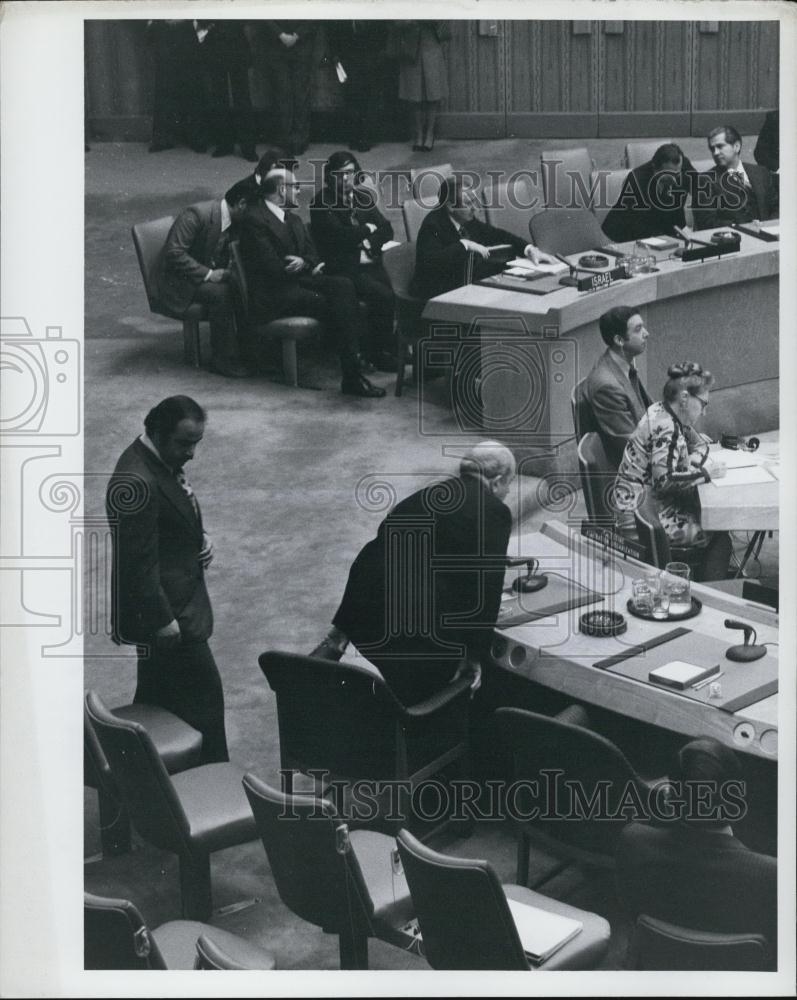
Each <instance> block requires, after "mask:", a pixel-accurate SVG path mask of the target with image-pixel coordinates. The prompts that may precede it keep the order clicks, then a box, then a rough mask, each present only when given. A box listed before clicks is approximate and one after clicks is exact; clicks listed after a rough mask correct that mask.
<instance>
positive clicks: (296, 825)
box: [243, 774, 417, 969]
mask: <svg viewBox="0 0 797 1000" xmlns="http://www.w3.org/2000/svg"><path fill="white" fill-rule="evenodd" d="M243 785H244V790H245V791H246V794H247V796H248V798H249V802H250V805H251V807H252V812H253V813H254V816H255V820H256V821H257V828H258V832H259V834H260V837H261V839H262V841H263V847H264V848H265V850H266V854H267V856H268V861H269V866H270V867H271V874H272V876H273V878H274V882H275V884H276V886H277V892H278V893H279V897H280V899H281V900H282V902H283V903H285V905H286V906H287V907H288V908H289V909H290V910H291V911H292V912H293V913H295V914H296V915H297V916H298V917H300V918H301V919H302V920H306V921H307V922H308V923H311V924H315V926H317V927H320V928H321V929H322V930H324V931H325V932H326V933H327V934H337V935H338V937H339V947H340V967H341V969H367V968H368V938H369V937H377V938H380V939H381V940H383V941H387V942H389V943H390V944H396V945H398V946H399V947H400V948H404V949H411V948H414V947H416V946H417V942H416V939H415V937H414V935H412V933H411V931H407V930H402V928H404V927H405V926H406V924H407V923H408V921H410V920H411V919H412V916H413V907H412V900H411V899H410V893H409V889H408V887H407V883H406V880H405V879H404V877H403V875H402V874H401V872H400V870H399V868H398V866H397V865H396V864H395V860H394V857H393V855H394V852H395V848H396V843H395V841H394V840H393V838H392V837H389V836H387V835H386V834H383V833H375V832H374V831H371V830H352V831H351V832H350V831H349V829H348V826H347V825H346V823H345V822H344V821H343V820H342V819H340V818H339V817H338V815H337V813H336V810H335V807H334V805H333V804H332V803H331V802H329V801H328V800H326V799H317V798H315V797H313V796H311V795H285V794H283V793H282V792H278V791H277V790H276V789H275V788H271V787H270V786H269V785H267V784H266V783H265V782H263V781H261V780H260V779H259V778H257V777H255V775H253V774H247V775H246V777H245V778H244V779H243Z"/></svg>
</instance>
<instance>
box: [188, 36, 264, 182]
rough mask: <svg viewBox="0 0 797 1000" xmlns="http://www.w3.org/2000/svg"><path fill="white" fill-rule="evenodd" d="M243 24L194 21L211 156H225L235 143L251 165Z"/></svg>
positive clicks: (253, 157)
mask: <svg viewBox="0 0 797 1000" xmlns="http://www.w3.org/2000/svg"><path fill="white" fill-rule="evenodd" d="M244 25H245V22H244V21H197V37H198V38H199V43H200V46H199V47H200V53H201V56H202V63H203V65H204V68H205V73H206V76H207V85H208V103H209V116H208V117H209V132H210V139H211V142H213V143H214V145H215V149H214V150H213V156H215V157H219V156H229V155H230V153H232V152H233V149H234V146H235V143H236V142H238V144H239V146H240V148H241V156H242V157H243V158H244V159H245V160H248V161H249V162H250V163H255V162H256V161H257V153H256V152H255V143H254V138H255V136H254V123H253V121H252V98H251V95H250V93H249V67H250V65H251V63H252V57H251V53H250V51H249V41H248V40H247V37H246V31H245V29H244ZM228 88H229V90H228ZM230 96H231V97H232V107H230Z"/></svg>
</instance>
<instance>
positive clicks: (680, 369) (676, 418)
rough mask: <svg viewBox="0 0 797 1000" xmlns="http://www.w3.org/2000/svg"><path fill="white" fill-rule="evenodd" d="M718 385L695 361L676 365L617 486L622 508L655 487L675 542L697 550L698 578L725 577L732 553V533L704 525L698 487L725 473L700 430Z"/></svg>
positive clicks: (628, 451)
mask: <svg viewBox="0 0 797 1000" xmlns="http://www.w3.org/2000/svg"><path fill="white" fill-rule="evenodd" d="M713 383H714V376H713V375H712V374H711V373H710V372H704V371H703V369H702V368H701V366H700V365H699V364H696V363H695V362H693V361H685V362H682V363H681V364H676V365H670V367H669V369H668V370H667V381H666V382H665V384H664V390H663V392H662V401H661V402H660V403H653V405H652V406H650V407H648V409H647V412H646V413H645V414H644V416H643V417H642V419H641V420H640V421H639V423H638V424H637V427H636V430H635V431H634V433H633V434H632V435H631V437H630V438H629V439H628V444H627V445H626V447H625V452H624V453H623V459H622V461H621V463H620V468H619V471H618V473H617V479H616V481H615V490H614V503H615V506H616V507H617V509H618V510H635V509H636V507H637V506H638V505H639V503H640V501H641V499H642V496H643V492H644V490H645V488H648V489H649V490H650V491H651V494H652V497H653V501H654V503H655V506H656V510H657V513H658V516H659V520H660V521H661V525H662V527H663V528H664V531H665V532H666V534H667V537H668V539H669V541H670V544H671V545H675V546H679V547H682V548H684V549H686V550H687V551H688V550H691V552H692V557H691V560H690V561H691V563H692V564H693V566H694V568H693V573H694V578H695V579H696V580H723V579H725V577H726V575H727V572H728V562H729V560H730V555H731V541H730V538H729V536H728V534H727V532H724V531H722V532H708V533H707V532H704V531H703V529H702V528H701V526H700V502H699V498H698V493H697V487H698V485H699V484H700V483H704V482H710V481H711V475H712V472H713V474H714V475H717V476H720V475H723V474H724V471H725V470H724V467H723V466H722V465H721V464H719V463H712V462H711V461H710V459H709V457H708V442H707V441H706V440H705V439H704V438H703V437H702V435H700V434H699V433H698V432H697V431H696V430H695V428H694V425H695V424H696V423H697V421H698V420H699V419H700V417H701V416H702V414H703V412H704V410H705V409H706V407H707V406H708V397H709V390H710V389H711V386H712V385H713Z"/></svg>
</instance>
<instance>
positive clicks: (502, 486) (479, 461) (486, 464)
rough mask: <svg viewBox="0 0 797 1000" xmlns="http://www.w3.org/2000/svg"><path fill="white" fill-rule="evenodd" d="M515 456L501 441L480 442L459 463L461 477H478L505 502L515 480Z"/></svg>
mask: <svg viewBox="0 0 797 1000" xmlns="http://www.w3.org/2000/svg"><path fill="white" fill-rule="evenodd" d="M516 471H517V466H516V464H515V456H514V455H513V454H512V452H511V451H510V450H509V448H507V447H506V446H505V445H503V444H501V442H500V441H480V442H479V443H478V444H476V445H474V446H473V447H472V448H469V449H468V450H467V451H466V452H465V454H464V455H463V456H462V460H461V461H460V463H459V474H460V476H476V477H478V478H479V479H481V480H482V481H483V482H484V483H485V485H487V487H488V488H489V489H490V490H491V491H492V492H493V493H495V495H496V496H497V497H499V499H501V500H503V499H504V497H505V496H506V495H507V493H508V492H509V486H510V484H511V482H512V480H513V479H514V478H515V473H516Z"/></svg>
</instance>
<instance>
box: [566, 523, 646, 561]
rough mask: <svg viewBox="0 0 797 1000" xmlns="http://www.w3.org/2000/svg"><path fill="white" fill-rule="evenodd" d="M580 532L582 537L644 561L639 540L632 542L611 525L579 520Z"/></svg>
mask: <svg viewBox="0 0 797 1000" xmlns="http://www.w3.org/2000/svg"><path fill="white" fill-rule="evenodd" d="M581 534H582V535H583V536H584V538H589V540H590V541H592V542H597V543H598V545H602V546H603V547H604V548H607V549H612V550H613V551H615V552H619V553H620V554H621V555H623V556H631V558H632V559H639V560H640V562H644V561H645V549H644V546H642V545H640V544H639V542H634V541H632V540H631V539H630V538H626V537H625V535H619V534H618V533H617V532H616V531H615V530H614V527H613V526H611V525H600V524H591V523H590V522H589V521H582V522H581Z"/></svg>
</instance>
